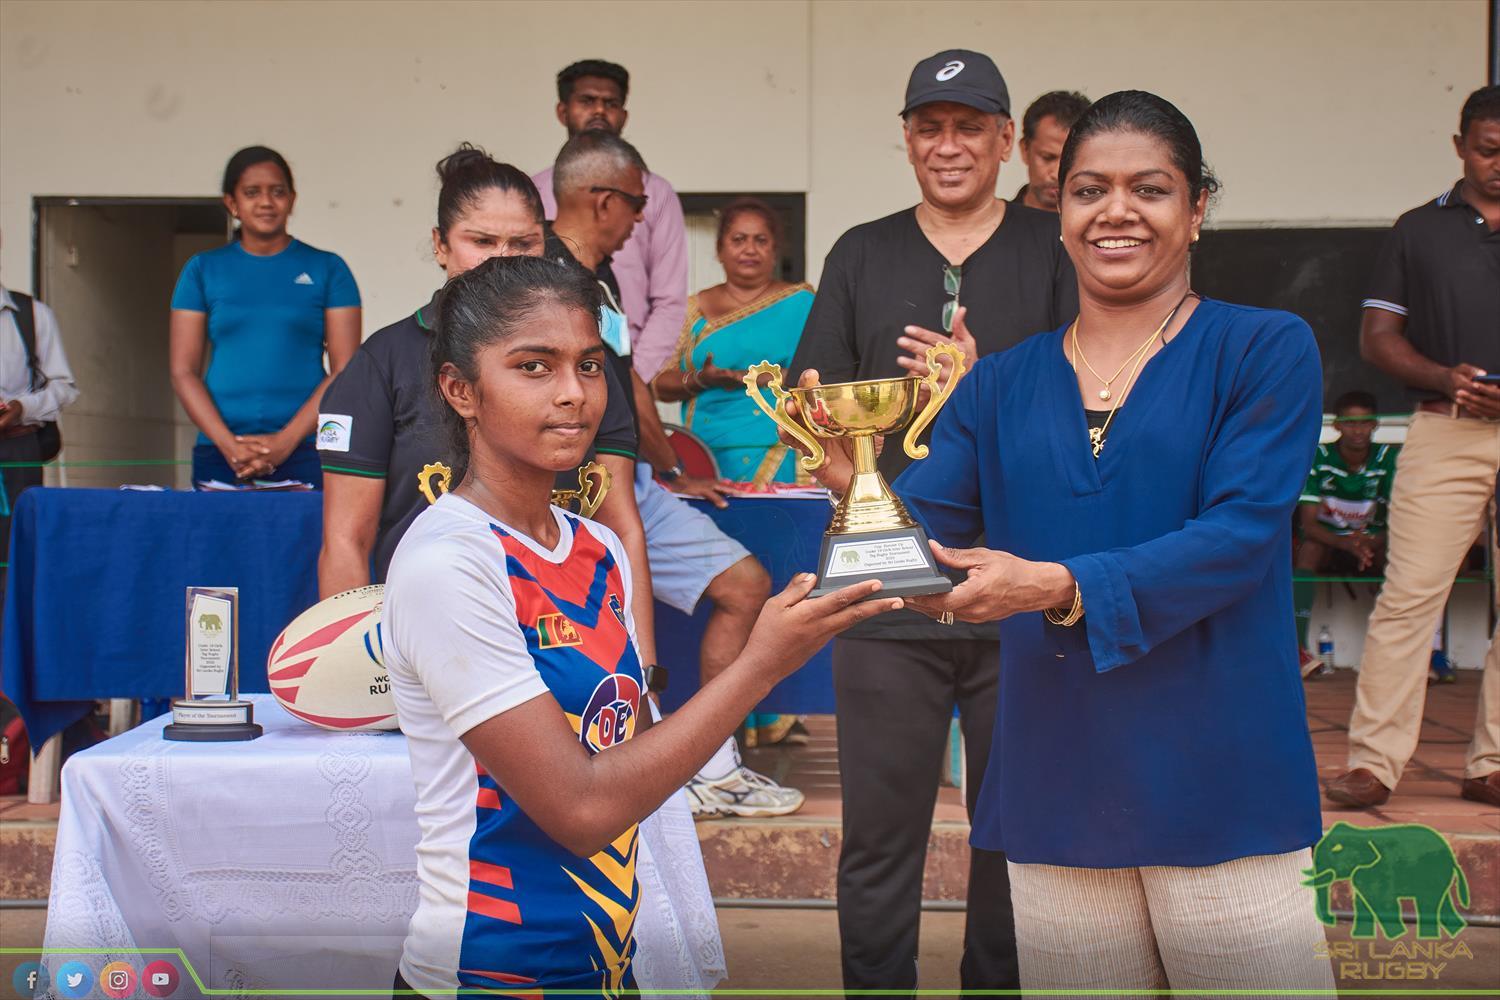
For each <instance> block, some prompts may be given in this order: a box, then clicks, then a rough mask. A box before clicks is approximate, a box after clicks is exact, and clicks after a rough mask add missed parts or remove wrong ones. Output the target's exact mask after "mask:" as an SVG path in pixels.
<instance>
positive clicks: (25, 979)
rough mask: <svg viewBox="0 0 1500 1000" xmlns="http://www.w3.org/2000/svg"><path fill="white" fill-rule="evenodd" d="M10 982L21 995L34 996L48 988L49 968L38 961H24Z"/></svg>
mask: <svg viewBox="0 0 1500 1000" xmlns="http://www.w3.org/2000/svg"><path fill="white" fill-rule="evenodd" d="M10 983H11V985H12V986H14V987H15V989H16V993H17V994H18V995H19V996H23V997H28V998H30V997H34V996H36V994H38V993H40V992H41V991H43V990H45V989H46V988H47V970H46V969H44V968H42V966H41V965H40V964H39V963H37V962H22V963H21V964H20V965H19V966H17V967H16V974H15V975H14V976H11V978H10Z"/></svg>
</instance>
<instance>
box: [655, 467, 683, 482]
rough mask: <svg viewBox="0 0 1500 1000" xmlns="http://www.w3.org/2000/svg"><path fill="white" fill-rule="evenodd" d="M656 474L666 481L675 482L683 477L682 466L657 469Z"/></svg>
mask: <svg viewBox="0 0 1500 1000" xmlns="http://www.w3.org/2000/svg"><path fill="white" fill-rule="evenodd" d="M656 476H657V478H658V479H660V480H661V481H662V482H664V483H675V482H677V480H679V479H681V478H682V466H680V465H674V466H672V467H671V468H670V469H657V470H656Z"/></svg>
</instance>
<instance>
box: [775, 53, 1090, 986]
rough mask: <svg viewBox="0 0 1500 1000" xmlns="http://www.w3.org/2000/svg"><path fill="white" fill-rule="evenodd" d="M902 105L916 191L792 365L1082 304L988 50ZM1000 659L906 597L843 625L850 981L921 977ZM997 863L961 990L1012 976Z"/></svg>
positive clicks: (985, 875) (907, 359) (900, 368)
mask: <svg viewBox="0 0 1500 1000" xmlns="http://www.w3.org/2000/svg"><path fill="white" fill-rule="evenodd" d="M901 115H902V119H903V120H904V123H905V125H904V131H905V138H906V149H907V158H908V160H909V161H910V162H911V164H912V167H913V169H914V170H915V172H916V178H917V186H918V187H919V188H920V189H921V193H922V200H921V201H920V202H919V203H918V204H917V206H916V207H915V208H908V209H905V210H903V211H901V212H897V213H896V214H895V215H892V216H888V217H886V218H884V219H879V220H877V221H875V222H869V223H866V224H864V225H861V226H856V227H855V228H853V229H851V230H849V231H848V232H847V233H845V234H844V235H843V236H842V237H841V238H840V239H839V241H838V242H837V243H836V244H835V245H834V247H833V250H832V251H831V252H830V253H829V255H828V259H827V261H826V262H825V264H824V266H823V277H822V281H821V283H820V286H819V288H818V294H817V298H816V299H815V300H814V302H813V306H812V312H811V313H810V314H809V315H808V318H807V325H806V327H805V328H804V329H803V333H802V341H801V344H800V345H799V346H798V349H797V354H796V357H795V358H794V359H793V361H792V365H791V368H792V371H793V372H794V373H801V372H806V371H807V370H809V369H816V370H817V372H818V375H819V378H820V379H821V380H822V381H823V382H825V383H829V382H844V381H848V380H851V379H870V378H890V377H893V376H899V375H902V374H906V373H908V372H921V371H925V366H924V365H923V364H922V362H921V361H920V360H918V357H919V356H920V354H921V353H924V352H925V350H926V348H927V345H928V344H930V343H936V342H940V341H948V340H951V341H952V342H953V343H955V344H956V345H958V346H959V347H961V348H962V349H963V350H964V352H965V353H966V354H967V355H968V356H969V360H970V362H971V363H972V362H973V361H974V360H975V359H976V358H977V357H978V356H979V355H982V354H989V353H993V352H995V351H1001V350H1004V349H1005V348H1007V347H1011V346H1013V345H1014V344H1017V343H1019V342H1020V341H1021V340H1023V339H1024V338H1026V337H1028V336H1030V335H1032V334H1034V333H1039V332H1041V331H1044V330H1052V329H1055V328H1056V327H1059V326H1061V325H1062V324H1063V323H1064V322H1066V321H1067V320H1068V319H1070V318H1072V317H1073V316H1074V315H1075V314H1076V313H1077V310H1078V290H1077V285H1076V283H1075V279H1074V275H1073V268H1072V264H1071V262H1070V261H1069V260H1068V257H1067V254H1066V253H1064V251H1063V248H1062V244H1061V243H1060V242H1059V239H1058V234H1059V226H1058V218H1057V216H1056V215H1054V214H1052V213H1048V212H1042V211H1038V210H1036V209H1032V208H1027V207H1025V206H1023V205H1019V204H1013V203H1012V204H1007V203H1006V202H1005V201H1002V200H1001V199H999V198H997V197H996V196H995V183H996V180H997V179H998V176H999V172H1000V164H1001V163H1002V162H1004V161H1005V160H1006V159H1008V158H1009V156H1010V151H1011V144H1012V141H1013V139H1014V136H1015V125H1014V123H1013V122H1012V121H1011V118H1010V98H1009V95H1008V93H1007V90H1006V87H1005V81H1004V80H1003V79H1002V78H1001V76H1000V71H999V70H998V69H996V67H995V64H994V63H993V62H992V61H991V60H990V59H989V57H988V56H985V55H982V54H980V53H978V52H969V51H964V50H952V51H947V52H940V53H938V54H937V55H935V56H932V57H931V58H929V59H924V60H923V61H922V62H920V63H918V64H917V67H916V69H915V70H913V71H912V75H911V80H910V82H909V83H908V84H907V89H906V104H905V106H904V109H903V110H902V113H901ZM960 303H961V304H960ZM938 331H942V332H941V333H940V332H938ZM932 460H933V461H938V462H941V461H942V457H941V456H936V457H935V458H934V459H932ZM907 462H908V460H907V458H906V455H905V452H904V451H903V450H902V449H901V448H890V447H888V448H886V449H884V451H883V452H882V453H881V456H880V459H879V466H880V470H881V472H882V473H884V475H885V477H886V479H887V480H888V481H894V480H895V478H896V476H897V474H898V473H900V471H901V470H902V469H903V468H905V466H906V465H907ZM971 541H973V540H970V539H965V540H963V541H961V542H959V541H957V540H955V541H952V542H950V544H969V543H970V542H971ZM999 665H1000V649H999V629H998V628H997V627H996V626H995V624H993V623H991V624H988V625H967V624H956V625H940V624H938V623H936V622H934V621H932V620H931V619H929V618H926V617H924V616H922V615H919V614H917V613H916V612H912V611H902V612H897V613H894V614H890V615H885V616H882V617H880V618H877V619H874V620H872V621H870V622H868V623H866V624H865V625H863V626H861V627H859V628H856V629H852V630H850V631H849V632H846V633H845V634H844V635H843V636H841V637H840V638H839V639H837V640H835V641H834V649H833V672H834V673H833V677H834V691H835V694H836V697H837V712H838V739H839V760H840V762H841V772H842V783H843V805H844V813H843V816H844V831H843V846H842V850H841V852H840V855H839V873H838V905H839V931H840V936H841V938H842V949H843V967H844V986H845V988H846V989H911V988H914V987H915V986H916V984H917V969H916V958H917V924H918V919H919V916H920V910H919V908H920V903H921V898H922V869H923V862H924V859H925V857H926V851H927V838H928V834H929V832H930V830H931V826H932V810H933V805H934V802H935V798H936V795H937V782H938V774H939V771H940V767H941V759H942V755H943V748H944V746H945V743H946V739H947V734H948V726H949V721H950V720H951V719H952V717H953V709H954V706H955V704H956V705H957V707H958V710H959V715H960V718H961V721H962V724H963V730H964V737H965V742H966V751H967V762H968V778H967V782H968V791H969V807H970V809H971V811H972V808H973V804H974V798H975V795H976V794H977V792H978V789H979V785H980V782H981V781H982V780H983V778H984V769H985V765H986V763H987V762H988V760H989V754H990V735H991V732H992V731H993V729H994V723H995V709H996V698H997V686H998V680H999ZM1059 793H1060V794H1063V793H1064V792H1063V790H1061V789H1060V790H1059ZM1005 865H1006V863H1005V856H1004V855H1003V854H1000V853H997V852H990V851H980V850H973V851H972V852H971V867H970V874H969V892H968V916H967V926H966V930H965V934H964V956H963V961H962V965H961V970H960V971H961V978H962V983H963V986H964V988H965V989H1007V988H1008V989H1016V988H1019V975H1018V970H1017V964H1016V946H1015V925H1014V921H1013V918H1012V915H1011V909H1010V879H1009V876H1008V874H1007V871H1006V866H1005Z"/></svg>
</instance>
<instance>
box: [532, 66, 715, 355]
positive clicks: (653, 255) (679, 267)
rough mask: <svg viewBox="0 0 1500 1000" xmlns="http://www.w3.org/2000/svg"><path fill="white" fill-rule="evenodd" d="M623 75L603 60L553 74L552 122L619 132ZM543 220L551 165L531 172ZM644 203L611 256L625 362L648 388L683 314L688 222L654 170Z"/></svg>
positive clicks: (553, 204)
mask: <svg viewBox="0 0 1500 1000" xmlns="http://www.w3.org/2000/svg"><path fill="white" fill-rule="evenodd" d="M629 91H630V74H629V72H627V71H626V69H625V67H623V66H620V65H617V64H615V63H612V62H605V61H604V60H602V59H585V60H583V61H581V62H576V63H573V64H572V65H571V66H568V67H567V68H566V69H564V70H563V71H562V72H560V73H558V74H557V120H558V122H560V123H561V124H562V126H563V127H564V128H566V129H567V130H568V138H570V139H571V138H572V137H573V136H575V135H577V134H578V133H580V132H589V131H594V130H599V131H605V132H613V133H614V134H615V135H619V134H620V132H621V131H623V130H624V128H625V122H626V120H627V119H628V118H629V117H630V115H629V112H627V111H626V110H625V98H626V96H627V95H628V93H629ZM531 179H532V180H533V181H535V182H536V186H537V190H538V191H540V192H541V194H542V207H543V208H545V209H546V212H547V218H549V219H555V218H556V217H557V199H556V198H555V197H554V195H553V193H552V168H551V167H548V168H547V169H546V170H543V171H542V172H540V173H538V174H536V175H534V176H533V177H532V178H531ZM645 179H646V207H645V209H644V211H642V213H641V219H640V221H639V222H637V223H636V225H635V230H634V231H633V232H632V233H631V234H630V239H629V241H628V242H626V244H625V246H624V247H623V248H621V250H620V251H619V252H618V253H616V254H615V255H614V256H613V257H612V258H611V260H610V268H611V269H612V270H613V271H614V275H615V280H616V281H618V282H619V283H620V298H621V300H622V301H621V302H620V305H621V306H622V307H623V308H624V311H625V316H626V318H627V320H628V322H629V323H630V356H631V364H632V366H633V367H634V369H635V372H636V374H637V375H639V376H640V377H641V381H642V382H644V383H645V384H647V385H650V384H651V380H652V379H653V378H655V377H656V373H657V372H658V371H660V370H661V367H662V365H664V364H666V362H667V359H668V358H670V357H671V356H672V353H673V352H674V351H675V350H676V349H677V341H678V339H679V338H680V337H681V336H682V323H683V320H685V319H686V318H687V227H686V225H685V223H684V222H683V219H682V203H681V202H680V201H678V200H677V192H676V191H674V190H672V185H671V184H669V183H667V180H666V178H664V177H662V176H661V175H660V174H653V173H648V174H646V178H645Z"/></svg>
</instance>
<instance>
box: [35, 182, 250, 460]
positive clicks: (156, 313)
mask: <svg viewBox="0 0 1500 1000" xmlns="http://www.w3.org/2000/svg"><path fill="white" fill-rule="evenodd" d="M34 210H35V216H34V217H35V220H36V233H35V243H34V244H33V246H34V248H35V257H34V259H33V267H34V272H35V273H34V275H33V278H34V282H33V286H32V287H33V288H35V289H36V292H37V295H38V296H39V297H40V298H41V299H42V300H43V301H44V302H46V303H47V304H48V305H49V306H51V307H52V310H53V312H55V313H56V314H57V323H58V328H59V330H60V331H61V334H62V341H63V349H64V350H65V351H66V352H67V356H68V362H69V364H70V365H71V367H72V369H73V377H74V378H75V380H76V381H77V383H78V390H79V394H78V401H77V402H76V403H74V404H73V405H72V406H70V407H68V408H67V410H66V411H65V412H64V413H63V415H62V418H61V420H60V421H59V424H60V426H61V429H62V433H63V451H62V455H61V457H60V459H59V461H58V463H57V464H56V465H55V466H51V467H49V468H48V469H47V485H49V486H92V487H105V488H113V487H117V486H121V485H125V484H141V485H155V486H164V487H168V488H177V489H186V488H190V487H191V485H192V482H191V479H192V476H191V471H190V467H189V466H188V465H184V464H177V463H182V462H185V461H186V460H188V459H190V458H191V455H192V447H193V442H194V440H195V439H196V436H197V428H195V427H194V426H193V424H192V422H191V421H190V420H188V417H187V414H186V413H185V412H184V411H183V409H182V407H181V405H180V404H178V402H177V397H176V394H175V393H173V391H172V382H171V376H170V372H169V369H168V362H167V323H168V318H169V314H170V311H171V301H172V290H173V288H174V287H175V286H176V283H177V275H178V274H179V273H180V272H181V271H182V267H183V265H184V264H186V263H187V260H188V258H189V257H191V256H192V255H193V254H195V253H198V252H199V251H201V250H210V249H212V248H214V247H216V246H222V245H223V244H224V243H225V242H227V241H228V239H229V236H230V227H229V219H228V215H227V213H226V212H225V211H224V205H223V203H222V202H221V201H220V200H219V199H218V198H83V197H79V198H69V197H45V198H37V199H35V202H34Z"/></svg>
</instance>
